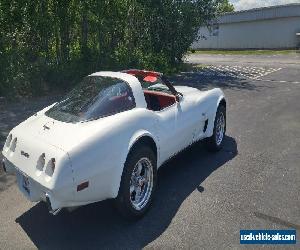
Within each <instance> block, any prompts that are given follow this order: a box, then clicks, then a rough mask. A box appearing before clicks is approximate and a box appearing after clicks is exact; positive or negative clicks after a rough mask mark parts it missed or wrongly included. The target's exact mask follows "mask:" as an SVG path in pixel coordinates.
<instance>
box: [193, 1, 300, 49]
mask: <svg viewBox="0 0 300 250" xmlns="http://www.w3.org/2000/svg"><path fill="white" fill-rule="evenodd" d="M288 7H289V14H290V15H291V16H290V17H289V16H288V12H287V10H288V9H287V8H286V7H280V8H274V9H271V10H272V12H270V11H271V10H269V9H263V10H253V11H252V12H249V13H248V12H245V13H240V12H237V13H233V14H229V15H225V16H223V17H221V18H220V20H219V21H218V22H219V24H217V25H214V26H212V27H211V28H210V30H209V29H208V28H207V27H201V28H200V29H199V33H198V39H196V41H195V42H194V43H193V44H192V46H191V47H192V48H193V49H286V48H296V47H297V46H299V45H300V41H299V40H300V39H299V37H297V36H296V33H300V12H299V13H298V10H300V8H299V7H300V5H297V6H288ZM296 9H297V11H296V12H297V13H298V14H297V13H293V11H294V12H295V10H296ZM269 12H270V13H269ZM271 14H272V15H273V16H272V15H271ZM296 14H297V15H296ZM295 15H296V16H295Z"/></svg>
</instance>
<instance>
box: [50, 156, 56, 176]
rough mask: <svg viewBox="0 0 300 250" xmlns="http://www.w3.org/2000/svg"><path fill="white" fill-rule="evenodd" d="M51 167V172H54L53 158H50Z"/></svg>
mask: <svg viewBox="0 0 300 250" xmlns="http://www.w3.org/2000/svg"><path fill="white" fill-rule="evenodd" d="M51 168H52V172H53V173H54V170H55V158H52V159H51Z"/></svg>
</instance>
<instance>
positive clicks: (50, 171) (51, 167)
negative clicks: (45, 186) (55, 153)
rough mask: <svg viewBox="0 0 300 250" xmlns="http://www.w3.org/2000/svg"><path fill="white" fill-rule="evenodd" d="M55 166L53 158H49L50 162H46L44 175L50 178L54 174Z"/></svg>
mask: <svg viewBox="0 0 300 250" xmlns="http://www.w3.org/2000/svg"><path fill="white" fill-rule="evenodd" d="M55 164H56V162H55V158H51V160H50V161H48V164H47V166H46V170H45V173H46V174H47V175H48V176H50V177H51V176H52V175H53V174H54V171H55Z"/></svg>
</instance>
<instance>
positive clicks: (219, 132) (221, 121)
mask: <svg viewBox="0 0 300 250" xmlns="http://www.w3.org/2000/svg"><path fill="white" fill-rule="evenodd" d="M224 132H225V116H224V114H223V112H220V115H219V117H218V120H217V123H216V144H217V145H218V146H219V145H221V143H222V141H223V138H224Z"/></svg>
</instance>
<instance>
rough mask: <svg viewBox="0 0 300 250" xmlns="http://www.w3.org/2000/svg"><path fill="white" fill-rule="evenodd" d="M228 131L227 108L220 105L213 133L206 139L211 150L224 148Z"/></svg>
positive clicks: (215, 150) (206, 143) (207, 146)
mask: <svg viewBox="0 0 300 250" xmlns="http://www.w3.org/2000/svg"><path fill="white" fill-rule="evenodd" d="M225 132H226V108H225V107H224V106H223V105H220V106H219V107H218V109H217V113H216V118H215V122H214V130H213V135H212V136H211V137H208V138H206V139H205V141H204V143H205V146H206V148H207V149H208V150H209V151H213V152H217V151H219V150H221V149H222V147H223V143H224V138H225Z"/></svg>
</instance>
